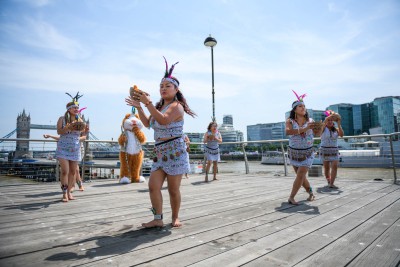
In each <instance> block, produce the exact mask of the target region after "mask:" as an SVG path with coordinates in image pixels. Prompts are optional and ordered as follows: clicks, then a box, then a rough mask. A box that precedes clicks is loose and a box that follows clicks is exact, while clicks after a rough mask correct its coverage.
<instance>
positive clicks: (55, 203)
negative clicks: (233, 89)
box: [0, 174, 400, 267]
mask: <svg viewBox="0 0 400 267" xmlns="http://www.w3.org/2000/svg"><path fill="white" fill-rule="evenodd" d="M219 177H220V180H219V181H216V182H211V183H207V184H206V183H204V182H202V180H203V176H200V175H192V176H191V177H190V179H184V180H183V182H182V187H181V192H182V208H181V212H180V216H181V220H182V222H183V223H184V226H183V227H182V228H180V229H172V228H171V227H170V226H168V225H167V226H166V227H164V228H160V229H140V228H138V226H139V225H140V223H141V222H145V221H148V220H150V219H151V218H152V214H151V213H150V210H149V208H150V201H149V196H148V190H147V184H130V185H119V184H117V181H116V180H102V181H93V182H92V183H86V184H85V187H86V190H85V191H84V192H75V194H74V195H75V197H76V198H77V200H74V201H70V202H69V203H61V201H60V198H61V192H60V189H59V186H58V185H57V184H55V183H54V184H43V183H42V184H15V185H3V186H0V213H1V217H0V218H1V219H0V241H1V244H0V266H76V265H79V266H136V265H139V266H157V267H160V266H188V265H190V266H207V267H209V266H396V265H398V264H399V262H400V186H399V185H393V184H392V182H391V181H388V180H385V181H373V180H355V179H350V177H347V178H343V179H340V180H339V181H338V183H337V184H338V185H339V186H340V190H329V189H328V188H327V187H325V181H324V178H322V177H319V178H311V179H310V180H311V181H312V184H313V185H314V190H315V191H316V194H317V200H316V201H314V202H311V203H309V202H306V201H302V205H300V206H297V207H296V206H292V205H289V204H287V202H286V200H287V197H288V194H289V192H290V189H291V185H292V181H293V177H279V176H273V175H266V174H249V175H244V174H222V175H220V176H219ZM163 196H164V217H165V218H166V219H165V221H164V222H165V223H169V220H170V215H171V213H170V208H169V198H168V192H167V190H166V189H165V190H163ZM306 197H307V194H306V193H305V192H304V190H302V191H301V193H299V194H298V196H297V198H296V199H297V200H305V199H306Z"/></svg>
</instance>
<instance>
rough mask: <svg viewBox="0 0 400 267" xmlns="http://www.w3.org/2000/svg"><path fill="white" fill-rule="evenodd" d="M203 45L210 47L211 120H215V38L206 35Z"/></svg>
mask: <svg viewBox="0 0 400 267" xmlns="http://www.w3.org/2000/svg"><path fill="white" fill-rule="evenodd" d="M204 45H205V46H208V47H211V77H212V121H213V122H215V121H216V120H215V98H214V95H215V92H214V50H213V48H214V46H216V45H217V40H215V38H213V37H211V34H210V36H208V37H207V38H206V39H205V40H204Z"/></svg>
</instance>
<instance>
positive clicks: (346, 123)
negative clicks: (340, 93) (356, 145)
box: [327, 103, 354, 135]
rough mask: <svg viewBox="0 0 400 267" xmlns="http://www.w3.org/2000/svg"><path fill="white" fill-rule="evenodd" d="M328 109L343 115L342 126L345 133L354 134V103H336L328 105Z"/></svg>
mask: <svg viewBox="0 0 400 267" xmlns="http://www.w3.org/2000/svg"><path fill="white" fill-rule="evenodd" d="M327 109H328V110H333V111H334V112H336V113H339V114H340V116H341V117H342V128H343V132H344V134H345V135H354V123H353V104H347V103H341V104H334V105H330V106H329V107H327Z"/></svg>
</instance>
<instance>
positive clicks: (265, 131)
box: [247, 122, 286, 146]
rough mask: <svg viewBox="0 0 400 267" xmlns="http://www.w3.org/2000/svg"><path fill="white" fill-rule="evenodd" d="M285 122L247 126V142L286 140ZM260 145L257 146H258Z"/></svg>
mask: <svg viewBox="0 0 400 267" xmlns="http://www.w3.org/2000/svg"><path fill="white" fill-rule="evenodd" d="M285 137H286V136H285V122H276V123H259V124H256V125H248V126H247V141H261V140H279V139H284V138H285ZM257 145H258V144H255V146H257Z"/></svg>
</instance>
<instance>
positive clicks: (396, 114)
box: [371, 96, 400, 134]
mask: <svg viewBox="0 0 400 267" xmlns="http://www.w3.org/2000/svg"><path fill="white" fill-rule="evenodd" d="M372 105H373V108H372V112H371V113H372V115H371V122H372V123H371V124H372V125H371V126H372V127H382V133H383V134H389V133H393V132H398V131H400V128H399V120H400V96H387V97H379V98H375V99H374V101H373V102H372Z"/></svg>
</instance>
